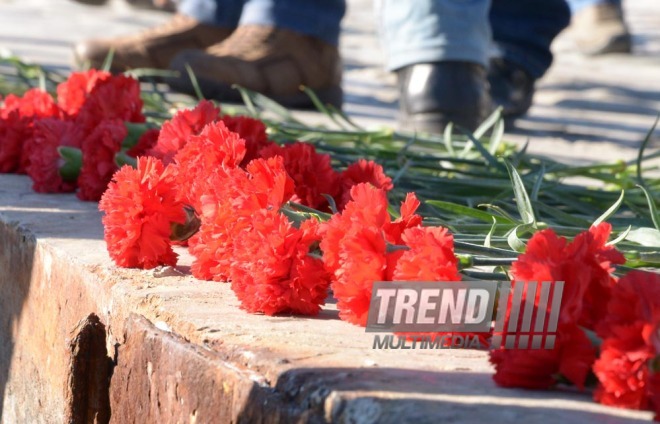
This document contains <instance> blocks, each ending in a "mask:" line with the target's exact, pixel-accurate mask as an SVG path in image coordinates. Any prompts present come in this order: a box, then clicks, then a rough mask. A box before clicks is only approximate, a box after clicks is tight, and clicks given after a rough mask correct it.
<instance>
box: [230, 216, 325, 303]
mask: <svg viewBox="0 0 660 424" xmlns="http://www.w3.org/2000/svg"><path fill="white" fill-rule="evenodd" d="M251 221H252V222H251V226H250V229H249V230H247V231H243V232H241V233H240V234H238V235H237V237H236V239H235V240H234V255H233V258H232V262H231V281H232V282H231V287H232V290H234V293H236V296H237V297H238V299H239V300H240V301H241V307H242V308H243V309H245V310H247V311H249V312H263V313H264V314H266V315H274V314H277V313H281V312H290V313H294V314H302V315H316V314H317V313H318V312H319V310H320V305H322V304H323V303H324V300H325V298H326V296H327V289H328V285H329V275H328V274H327V272H326V271H325V269H324V267H323V262H322V261H321V260H320V259H317V258H314V257H312V256H310V255H309V253H310V249H311V247H312V245H313V244H314V243H316V242H318V239H319V237H318V235H317V232H316V229H315V227H316V225H317V224H316V223H315V221H309V220H308V221H305V222H303V223H302V225H301V226H300V229H296V228H295V227H293V225H292V224H291V222H289V220H288V219H287V218H286V217H285V216H284V215H282V214H280V213H278V212H277V211H273V210H270V211H267V210H263V209H262V210H260V211H258V212H256V213H255V214H254V215H253V216H252V220H251Z"/></svg>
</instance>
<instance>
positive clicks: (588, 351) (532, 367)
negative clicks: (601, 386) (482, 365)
mask: <svg viewBox="0 0 660 424" xmlns="http://www.w3.org/2000/svg"><path fill="white" fill-rule="evenodd" d="M595 359H596V351H595V348H594V347H593V346H592V344H591V341H590V340H589V338H588V337H587V336H586V334H585V333H584V331H583V330H582V329H581V328H580V327H579V326H577V325H576V324H561V325H559V327H558V329H557V339H556V341H555V345H554V348H553V349H538V350H527V349H522V350H518V349H498V350H492V351H490V362H491V363H492V364H493V365H494V367H495V374H494V375H493V380H494V381H495V383H496V384H497V385H498V386H502V387H520V388H525V389H537V390H546V389H550V388H552V387H553V386H555V385H556V384H557V383H558V382H559V376H560V375H561V376H563V377H564V378H565V379H566V380H568V381H570V382H571V383H573V384H575V385H576V386H577V387H578V388H580V389H582V388H584V385H585V381H586V379H587V376H588V375H589V372H590V370H591V366H592V365H593V363H594V360H595Z"/></svg>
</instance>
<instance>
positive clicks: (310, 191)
mask: <svg viewBox="0 0 660 424" xmlns="http://www.w3.org/2000/svg"><path fill="white" fill-rule="evenodd" d="M261 156H262V157H264V158H269V157H272V156H282V157H283V158H284V166H285V167H286V170H287V172H288V173H289V175H291V178H293V181H294V182H295V186H296V197H294V199H293V201H295V202H299V203H302V204H303V205H305V206H309V207H311V208H314V209H318V210H328V201H327V199H326V198H325V197H324V196H323V195H324V194H327V195H329V196H331V197H335V196H336V195H337V193H338V190H339V188H340V187H339V174H338V173H337V172H336V171H335V170H334V169H332V164H331V163H330V155H325V154H319V153H317V152H316V149H315V148H314V146H313V145H311V144H308V143H301V142H295V143H291V144H287V145H284V146H278V145H276V144H273V145H271V146H269V147H266V148H264V149H262V150H261Z"/></svg>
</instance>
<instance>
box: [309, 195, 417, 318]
mask: <svg viewBox="0 0 660 424" xmlns="http://www.w3.org/2000/svg"><path fill="white" fill-rule="evenodd" d="M351 197H352V198H351V201H349V202H348V204H347V205H346V207H345V208H344V210H343V211H342V212H341V213H338V214H335V215H333V216H332V218H330V220H329V221H328V222H326V223H325V224H323V225H322V227H321V231H322V233H323V239H322V240H321V245H320V246H321V250H322V251H323V261H324V263H325V266H326V269H327V270H328V272H330V273H331V274H332V275H333V280H332V290H333V293H334V295H335V297H336V298H337V307H338V309H339V316H340V318H341V319H343V320H345V321H348V322H351V323H353V324H357V325H362V326H364V325H366V320H367V315H368V310H369V302H370V299H371V290H372V287H373V283H374V282H375V281H390V280H392V278H393V273H394V271H395V267H396V264H397V261H398V260H399V259H400V258H401V257H402V255H403V254H404V252H403V251H402V250H400V249H390V248H388V247H389V246H391V245H399V244H401V243H402V242H403V239H402V233H403V232H405V231H406V229H408V228H413V227H417V226H419V225H420V223H421V218H420V217H419V216H417V215H415V213H414V212H415V209H416V207H417V205H418V204H419V201H417V199H416V197H415V196H414V195H412V194H411V195H409V196H407V198H406V201H404V202H403V204H402V207H401V212H402V213H401V217H400V218H398V219H397V220H395V221H392V219H391V217H390V215H389V212H388V202H387V194H386V192H385V191H384V190H383V189H378V188H376V187H374V186H372V185H370V184H367V183H362V184H357V185H355V186H354V187H353V188H352V189H351ZM411 237H413V236H412V235H411Z"/></svg>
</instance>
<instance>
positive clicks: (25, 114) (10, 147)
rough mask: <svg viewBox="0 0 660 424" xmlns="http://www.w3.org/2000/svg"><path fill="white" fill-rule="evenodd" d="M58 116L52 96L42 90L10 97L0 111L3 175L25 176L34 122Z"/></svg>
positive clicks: (0, 160) (0, 147)
mask: <svg viewBox="0 0 660 424" xmlns="http://www.w3.org/2000/svg"><path fill="white" fill-rule="evenodd" d="M58 114H59V109H58V108H57V106H56V105H55V101H54V100H53V98H52V97H51V95H50V94H48V93H47V92H45V91H42V90H40V89H37V88H33V89H31V90H28V91H26V92H25V94H24V95H23V97H17V96H14V95H11V94H10V95H9V96H7V97H6V98H5V101H4V105H3V107H2V109H1V110H0V172H17V173H20V174H24V173H26V172H27V166H28V164H29V156H30V144H31V143H30V139H31V138H32V133H33V128H34V122H35V121H36V120H38V119H41V118H48V117H52V116H57V115H58Z"/></svg>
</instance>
